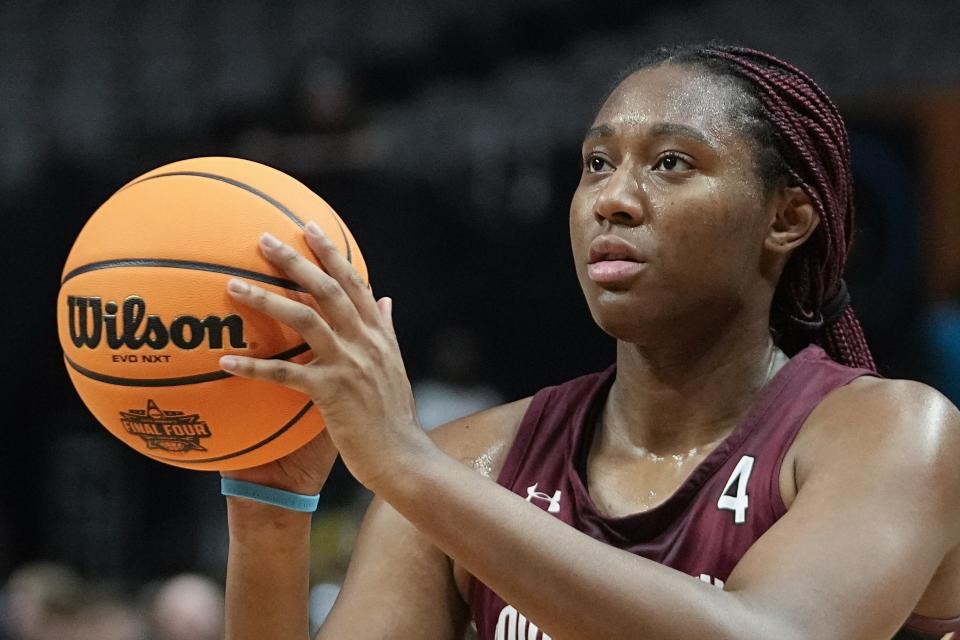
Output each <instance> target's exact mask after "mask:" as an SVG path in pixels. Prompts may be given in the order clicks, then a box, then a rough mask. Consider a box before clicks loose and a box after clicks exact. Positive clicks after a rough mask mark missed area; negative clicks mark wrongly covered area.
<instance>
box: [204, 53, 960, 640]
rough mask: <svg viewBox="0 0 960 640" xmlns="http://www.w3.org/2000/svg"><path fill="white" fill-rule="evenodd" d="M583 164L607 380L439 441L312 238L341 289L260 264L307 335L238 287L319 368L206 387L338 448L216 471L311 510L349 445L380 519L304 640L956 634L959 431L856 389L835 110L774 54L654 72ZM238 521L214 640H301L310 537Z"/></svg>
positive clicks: (311, 274) (266, 300)
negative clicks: (232, 389)
mask: <svg viewBox="0 0 960 640" xmlns="http://www.w3.org/2000/svg"><path fill="white" fill-rule="evenodd" d="M582 151H583V174H582V178H581V181H580V184H579V186H578V187H577V190H576V192H575V193H574V195H573V201H572V204H571V207H570V238H571V243H572V247H573V258H574V262H575V264H576V270H577V274H578V277H579V280H580V284H581V286H582V289H583V292H584V295H585V296H586V300H587V303H588V305H589V308H590V311H591V313H592V315H593V317H594V319H595V321H596V322H597V324H598V325H599V326H600V327H601V328H602V329H603V330H604V331H606V332H607V333H609V334H610V335H611V336H613V337H614V338H615V339H616V340H617V358H616V364H615V366H612V367H611V368H610V369H608V370H606V371H603V372H600V373H596V374H593V375H587V376H585V377H582V378H579V379H576V380H572V381H569V382H567V383H565V384H561V385H559V386H556V387H552V388H547V389H544V390H542V391H540V392H539V393H537V394H536V395H534V396H533V397H532V398H527V399H524V400H520V401H517V402H514V403H512V404H507V405H505V406H501V407H498V408H494V409H491V410H489V411H485V412H482V413H479V414H477V415H474V416H471V417H468V418H464V419H461V420H457V421H455V422H453V423H452V424H449V425H447V426H445V427H442V428H441V429H439V430H438V431H435V432H433V433H432V434H431V436H429V437H428V436H427V435H425V434H424V433H423V432H422V431H421V429H420V428H419V426H418V425H417V422H416V418H415V413H414V407H413V401H412V399H411V394H410V387H409V383H408V381H407V377H406V374H405V372H404V367H403V363H402V361H401V357H400V355H399V350H398V348H397V344H396V339H395V335H394V332H393V328H392V321H391V308H392V302H391V300H389V299H388V298H382V299H380V300H379V301H375V300H374V298H373V297H372V296H371V295H370V293H369V291H368V290H367V289H366V288H365V286H364V285H363V283H362V281H361V280H360V279H359V278H358V277H356V276H355V274H353V273H352V271H351V268H350V266H349V265H348V264H347V263H346V261H345V260H344V259H342V258H341V257H340V256H339V254H337V253H336V250H335V249H334V248H333V246H332V244H331V243H330V242H329V241H328V240H327V239H325V238H324V237H323V236H322V234H320V233H319V232H317V231H315V230H314V229H313V228H307V229H306V235H307V238H308V242H309V244H310V247H311V248H312V250H313V251H314V252H315V253H316V255H317V257H318V258H319V260H320V261H321V262H322V263H323V264H324V265H325V268H326V270H327V271H328V272H329V275H326V274H324V273H323V272H322V271H321V270H320V269H318V268H316V267H314V266H312V265H311V263H310V262H308V261H307V260H304V259H303V258H302V257H301V256H300V255H298V254H297V253H296V252H295V251H294V250H293V249H292V248H290V247H289V246H286V245H282V244H278V242H277V241H276V240H275V239H273V238H272V237H271V236H265V237H264V239H263V241H262V247H261V248H262V251H263V252H264V253H265V254H266V255H267V256H268V257H269V259H270V260H271V261H272V262H274V263H275V264H276V265H278V266H279V267H281V268H282V269H283V270H284V271H285V272H286V273H287V274H289V277H290V278H292V279H294V280H296V281H297V282H299V283H301V284H302V285H303V286H304V287H305V288H306V289H307V290H308V291H310V292H311V294H312V295H313V296H314V297H315V298H316V300H317V302H318V305H319V307H320V308H321V309H322V313H321V314H317V313H315V312H313V311H311V310H310V309H308V308H307V307H306V306H304V305H301V304H299V303H297V302H294V301H290V300H288V299H287V298H284V297H280V296H277V295H274V294H272V293H269V292H266V291H264V290H263V289H260V288H258V287H256V286H254V285H252V284H249V283H243V282H233V283H231V285H230V288H231V292H232V294H233V295H234V296H235V297H236V299H237V300H239V301H241V302H242V303H244V304H247V305H249V306H251V307H252V308H254V309H258V310H260V311H262V312H263V313H266V314H268V315H270V316H272V317H274V318H276V319H277V320H279V321H281V322H284V323H286V324H288V325H290V326H291V327H293V328H294V329H296V330H297V331H298V332H299V333H300V334H302V336H303V337H304V339H305V340H306V341H307V342H308V343H309V344H310V345H311V347H312V348H313V350H314V352H315V353H316V354H317V357H316V360H315V361H314V362H312V363H310V364H308V365H297V364H291V363H288V362H282V361H265V360H256V359H250V358H239V357H228V358H225V359H224V361H223V363H222V364H223V367H224V368H225V369H226V370H228V371H231V372H232V373H234V374H236V375H240V376H246V377H251V378H257V379H262V380H269V381H273V382H277V383H281V384H284V385H287V386H289V387H292V388H294V389H298V390H300V391H302V392H303V393H306V394H309V396H310V397H312V398H313V399H314V400H315V402H316V404H317V406H318V407H319V408H320V409H321V410H322V412H323V413H324V415H325V416H326V420H327V424H328V428H327V430H326V432H325V434H324V435H322V436H321V437H320V438H318V439H317V440H315V441H314V442H312V443H311V444H310V445H308V446H306V447H305V448H304V449H302V450H300V451H297V452H295V453H293V454H291V455H290V456H288V457H287V458H285V459H282V460H280V461H278V462H276V463H271V464H269V465H265V466H262V467H258V468H255V469H249V470H246V471H243V472H238V473H235V474H227V475H231V476H232V477H233V479H240V480H243V481H246V482H250V483H254V484H256V485H263V486H266V487H269V489H266V491H267V492H268V493H271V494H272V495H275V496H286V497H289V494H290V493H293V494H301V495H310V494H316V493H318V492H319V490H320V488H321V486H322V485H323V482H324V479H325V476H326V473H327V471H328V469H329V468H330V465H331V463H332V460H333V458H334V457H335V455H336V452H337V451H339V454H340V455H341V456H342V457H343V459H344V461H345V463H346V465H347V466H348V468H349V469H350V471H351V472H352V473H353V474H354V475H355V476H356V478H357V479H358V480H359V481H360V482H362V483H363V484H364V485H365V486H367V487H368V488H369V489H370V490H372V491H373V492H374V493H375V494H376V496H377V497H376V500H375V501H374V503H373V505H372V506H371V508H370V511H369V513H368V515H367V518H366V520H365V522H364V525H363V527H362V530H361V532H360V534H359V539H358V541H357V545H356V551H355V553H354V557H353V561H352V565H351V568H350V570H349V574H348V576H347V578H346V582H345V584H344V586H343V591H342V593H341V596H340V599H339V601H338V602H337V604H336V606H335V607H334V609H333V611H332V613H331V615H330V616H329V618H328V619H327V621H326V623H325V624H324V626H323V628H322V629H321V631H320V634H319V637H320V638H338V639H339V638H351V639H374V638H375V639H382V638H404V639H410V638H424V639H429V640H437V639H443V638H458V637H462V634H463V632H464V628H465V626H466V625H467V624H468V621H469V620H471V619H472V620H473V621H474V622H475V624H476V627H477V629H478V633H479V636H480V638H482V639H484V640H488V639H490V640H492V639H494V638H496V639H507V638H509V639H511V640H514V639H517V640H519V639H524V640H535V639H539V638H554V639H560V638H590V639H614V638H623V639H635V638H663V639H674V638H675V639H683V640H689V639H691V638H765V639H771V638H773V639H777V640H789V639H797V640H800V639H805V640H810V639H817V640H827V639H832V638H837V639H841V638H842V639H853V638H862V639H871V640H877V639H881V638H891V637H895V638H898V639H908V638H940V637H942V636H944V635H945V634H948V633H950V632H952V631H956V630H958V629H960V465H958V464H957V460H958V459H960V416H958V413H957V410H956V409H955V408H954V407H953V406H952V405H951V404H950V403H949V402H948V401H947V400H946V399H944V397H943V396H941V395H940V394H938V393H937V392H936V391H934V390H933V389H930V388H928V387H926V386H924V385H921V384H919V383H915V382H911V381H903V380H886V379H882V378H880V377H878V376H877V374H876V373H875V372H874V364H873V360H872V358H871V355H870V351H869V349H868V348H867V345H866V343H865V341H864V338H863V335H862V333H861V330H860V327H859V324H858V322H857V320H856V318H855V316H854V313H853V311H852V310H851V308H850V307H849V305H848V301H849V300H848V296H847V293H846V288H845V286H844V284H843V280H842V279H841V276H842V272H843V268H844V263H845V259H846V255H847V251H848V248H849V245H850V239H851V235H852V215H853V212H852V199H851V173H850V161H849V151H848V146H847V137H846V132H845V129H844V125H843V122H842V120H841V118H840V115H839V114H838V112H837V110H836V108H835V107H834V106H833V104H832V103H831V102H830V100H829V99H828V98H827V97H826V96H825V95H824V94H823V92H822V91H821V90H820V89H819V88H818V87H817V86H816V85H815V84H814V83H813V82H812V81H811V80H810V79H809V78H808V77H807V76H806V75H804V74H803V73H802V72H800V71H798V70H797V69H795V68H793V67H791V66H790V65H788V64H786V63H784V62H782V61H780V60H777V59H776V58H773V57H771V56H769V55H767V54H764V53H760V52H756V51H751V50H745V49H738V48H727V47H703V48H681V49H676V50H671V51H660V52H657V53H656V54H654V55H652V56H650V57H648V58H647V59H645V60H644V61H643V63H642V64H640V65H639V66H638V68H637V69H636V70H635V71H633V72H632V73H630V74H629V75H628V76H626V78H625V79H624V80H623V81H622V82H621V83H620V84H619V85H618V86H617V87H616V88H615V89H614V91H613V92H612V93H611V94H610V95H609V97H608V98H607V99H606V101H605V103H604V104H603V106H602V107H601V108H600V111H599V113H598V114H597V116H596V119H595V120H594V122H593V124H592V126H591V127H590V128H589V130H588V131H587V133H586V136H585V139H584V141H583V149H582ZM520 277H522V275H521V276H520ZM525 285H526V286H531V287H535V286H536V283H535V282H528V283H525ZM464 295H470V293H469V287H466V288H465V290H464ZM228 482H229V480H228ZM277 490H281V491H283V492H289V493H280V492H278V491H277ZM269 501H271V500H270V499H269V498H268V502H269ZM276 502H277V503H278V504H283V503H284V502H285V500H279V499H278V500H276ZM228 503H229V507H228V510H229V524H230V535H231V546H230V558H229V567H228V578H227V609H228V613H227V627H228V637H229V638H231V640H237V639H240V638H244V639H246V638H251V639H257V640H262V639H264V638H271V639H287V638H289V639H291V640H293V639H298V640H299V639H302V638H303V637H304V636H305V635H306V634H307V614H306V602H307V580H308V575H307V571H308V569H307V568H308V553H309V549H308V532H309V527H310V517H309V514H305V513H302V512H298V511H294V510H290V509H286V508H283V507H280V506H276V505H272V504H261V503H259V502H256V501H253V500H248V499H244V498H243V497H230V498H228Z"/></svg>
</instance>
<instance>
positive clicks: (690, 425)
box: [602, 318, 787, 455]
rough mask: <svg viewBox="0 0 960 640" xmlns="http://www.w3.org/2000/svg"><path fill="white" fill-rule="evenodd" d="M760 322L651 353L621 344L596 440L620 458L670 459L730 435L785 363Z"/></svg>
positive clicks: (714, 330)
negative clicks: (644, 454) (634, 454)
mask: <svg viewBox="0 0 960 640" xmlns="http://www.w3.org/2000/svg"><path fill="white" fill-rule="evenodd" d="M761 319H762V320H763V321H762V322H761V321H757V322H754V323H748V324H746V325H745V324H744V323H743V322H739V321H738V322H730V323H728V324H727V326H726V327H719V328H718V327H709V328H707V329H705V330H703V331H701V332H700V335H699V336H694V339H691V336H690V335H685V336H683V338H682V339H676V340H673V341H671V340H669V339H668V340H658V341H657V344H655V345H653V346H651V345H639V344H632V343H627V342H619V343H618V345H617V378H616V381H615V382H614V384H613V387H612V388H611V390H610V395H609V397H608V399H607V403H606V406H605V407H604V412H603V428H602V432H603V436H602V440H604V441H605V442H606V443H607V445H608V446H613V447H614V448H616V449H620V450H622V451H624V452H627V451H629V450H631V449H633V450H636V451H639V450H643V451H650V452H653V453H656V454H661V455H675V454H679V453H685V452H688V451H691V450H693V449H701V450H702V449H703V448H705V447H709V446H710V445H712V444H713V443H716V442H718V441H719V440H721V439H723V438H724V437H726V436H727V435H729V433H730V432H731V431H732V430H733V428H734V427H735V426H736V424H737V422H738V420H739V419H740V418H741V417H742V416H743V414H744V413H745V412H746V410H747V409H748V408H749V406H750V404H751V402H752V401H753V399H754V398H755V397H756V394H757V393H758V392H759V391H760V390H761V389H762V388H763V386H764V385H765V384H766V383H767V382H768V381H769V380H770V378H771V377H773V375H774V374H775V373H776V372H777V371H778V370H779V369H780V367H781V366H783V364H784V363H785V362H786V361H787V357H786V356H785V355H784V354H783V352H781V351H780V350H779V349H777V348H776V347H775V346H774V344H773V341H772V340H771V338H770V333H769V329H768V325H767V322H766V319H765V318H761Z"/></svg>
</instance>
